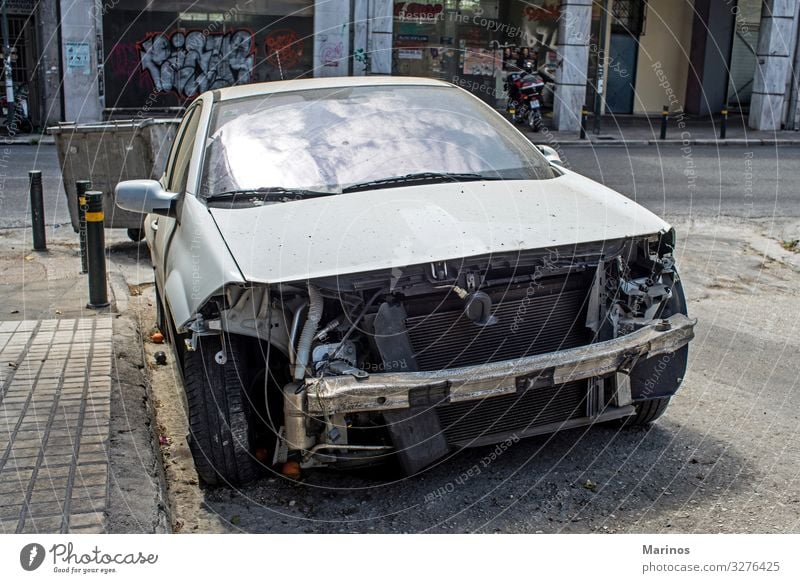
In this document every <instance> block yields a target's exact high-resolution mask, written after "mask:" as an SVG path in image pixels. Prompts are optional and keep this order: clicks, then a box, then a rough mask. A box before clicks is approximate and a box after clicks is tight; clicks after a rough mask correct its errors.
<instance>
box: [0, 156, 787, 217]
mask: <svg viewBox="0 0 800 583" xmlns="http://www.w3.org/2000/svg"><path fill="white" fill-rule="evenodd" d="M562 155H563V158H564V162H565V163H566V165H567V166H568V167H569V168H571V169H573V170H576V171H577V172H580V173H582V174H585V175H586V176H588V177H590V178H592V179H594V180H598V181H600V182H603V183H604V184H606V185H608V186H610V187H611V188H614V189H616V190H618V191H619V192H622V193H623V194H625V195H627V196H629V197H631V198H632V199H634V200H636V201H637V202H639V203H640V204H642V205H644V206H645V207H647V208H649V209H650V210H652V211H653V212H655V213H657V214H660V215H666V216H667V217H675V216H680V217H684V216H692V217H697V216H702V217H715V216H733V217H748V218H765V217H772V216H778V217H786V216H800V189H798V188H797V184H798V183H800V164H797V162H796V161H797V160H798V159H800V147H789V146H783V147H779V148H774V147H770V146H758V147H752V148H751V147H744V146H723V147H719V148H717V147H714V146H692V147H691V148H690V149H688V150H684V149H682V148H681V147H680V146H674V145H669V146H663V147H657V146H640V147H637V148H630V149H628V148H624V147H620V146H607V147H602V148H589V147H585V146H582V147H575V146H564V147H563V148H562ZM34 169H36V170H41V171H42V176H43V180H44V190H45V218H46V220H47V224H48V225H64V226H66V224H67V223H69V213H68V211H67V207H66V199H65V197H64V189H63V185H62V184H61V175H60V171H59V167H58V158H57V156H56V149H55V146H52V145H41V146H23V145H14V146H9V147H5V148H4V149H2V150H0V228H9V227H22V226H25V225H27V224H29V221H30V208H29V205H28V175H27V173H28V170H34Z"/></svg>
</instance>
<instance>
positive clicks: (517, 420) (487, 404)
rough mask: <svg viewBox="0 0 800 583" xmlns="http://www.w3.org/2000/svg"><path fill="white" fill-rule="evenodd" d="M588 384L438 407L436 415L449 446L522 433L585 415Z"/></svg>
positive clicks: (573, 384)
mask: <svg viewBox="0 0 800 583" xmlns="http://www.w3.org/2000/svg"><path fill="white" fill-rule="evenodd" d="M586 394H587V383H586V381H585V380H584V381H576V382H572V383H566V384H563V385H558V386H554V387H546V388H543V389H531V390H529V391H526V392H525V393H522V394H513V395H503V396H501V397H489V398H486V399H483V400H481V401H465V402H463V403H451V404H447V405H439V406H438V407H436V412H437V414H438V416H439V422H440V423H441V426H442V430H443V432H444V435H445V438H446V439H447V442H448V443H450V444H462V445H468V442H469V441H471V440H474V439H477V438H481V437H488V436H492V435H496V434H503V433H523V432H525V431H526V430H529V429H533V428H536V427H541V426H543V425H548V424H551V423H562V422H564V421H568V420H570V419H576V418H579V417H585V416H586Z"/></svg>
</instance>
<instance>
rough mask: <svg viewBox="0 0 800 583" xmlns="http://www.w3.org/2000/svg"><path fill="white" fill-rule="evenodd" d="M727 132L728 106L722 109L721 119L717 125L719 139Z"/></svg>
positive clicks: (723, 137)
mask: <svg viewBox="0 0 800 583" xmlns="http://www.w3.org/2000/svg"><path fill="white" fill-rule="evenodd" d="M727 133H728V108H727V107H726V108H725V109H723V110H722V121H721V122H720V125H719V139H720V140H724V139H725V136H726V135H727Z"/></svg>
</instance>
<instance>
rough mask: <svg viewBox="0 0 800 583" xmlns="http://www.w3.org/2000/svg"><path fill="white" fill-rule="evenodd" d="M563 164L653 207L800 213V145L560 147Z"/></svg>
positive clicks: (699, 212) (682, 212) (684, 212)
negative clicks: (799, 187)
mask: <svg viewBox="0 0 800 583" xmlns="http://www.w3.org/2000/svg"><path fill="white" fill-rule="evenodd" d="M562 154H563V156H562V157H563V159H564V162H565V163H566V165H567V167H568V168H571V169H572V170H575V171H577V172H580V173H581V174H584V175H586V176H588V177H589V178H592V179H593V180H597V181H598V182H602V183H603V184H605V185H606V186H609V187H611V188H613V189H615V190H618V191H619V192H622V193H623V194H625V195H627V196H629V197H630V198H632V199H634V200H635V201H637V202H638V203H639V204H641V205H643V206H645V207H647V208H648V209H650V210H651V211H653V212H655V213H656V214H659V215H666V216H669V217H674V216H692V217H697V216H703V217H716V216H729V217H747V218H768V217H773V216H776V217H786V216H800V189H798V188H797V184H798V179H800V164H798V163H797V160H798V159H800V148H797V147H788V146H787V147H778V148H776V147H770V146H756V147H745V146H721V147H716V146H689V147H687V148H682V147H681V146H677V145H667V146H661V147H659V146H640V147H637V148H625V147H620V146H613V147H603V148H590V147H566V146H565V147H564V148H563V149H562Z"/></svg>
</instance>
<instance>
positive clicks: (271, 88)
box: [209, 76, 453, 101]
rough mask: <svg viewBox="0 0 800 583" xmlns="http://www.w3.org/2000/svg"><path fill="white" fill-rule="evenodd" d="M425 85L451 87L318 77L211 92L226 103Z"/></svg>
mask: <svg viewBox="0 0 800 583" xmlns="http://www.w3.org/2000/svg"><path fill="white" fill-rule="evenodd" d="M391 85H394V86H408V85H427V86H434V87H453V85H451V84H450V83H446V82H444V81H440V80H438V79H427V78H425V77H389V76H376V77H373V76H369V77H319V78H315V79H293V80H291V81H268V82H266V83H250V84H247V85H236V86H233V87H225V88H224V89H217V90H215V91H213V92H209V93H213V94H214V101H228V100H229V99H239V98H241V97H253V96H258V95H269V94H272V93H285V92H288V91H305V90H308V89H338V88H341V87H377V86H391Z"/></svg>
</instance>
